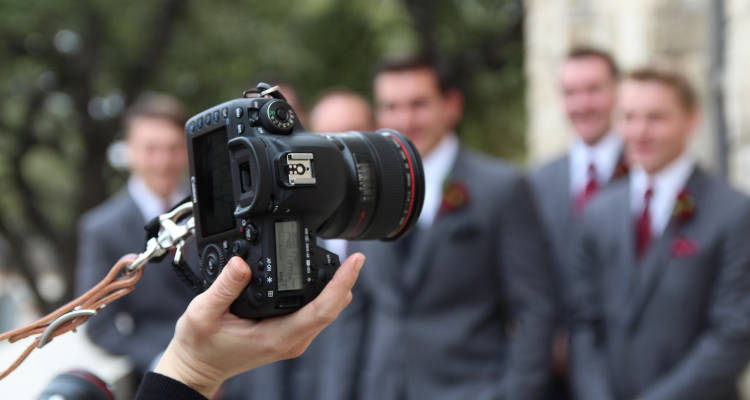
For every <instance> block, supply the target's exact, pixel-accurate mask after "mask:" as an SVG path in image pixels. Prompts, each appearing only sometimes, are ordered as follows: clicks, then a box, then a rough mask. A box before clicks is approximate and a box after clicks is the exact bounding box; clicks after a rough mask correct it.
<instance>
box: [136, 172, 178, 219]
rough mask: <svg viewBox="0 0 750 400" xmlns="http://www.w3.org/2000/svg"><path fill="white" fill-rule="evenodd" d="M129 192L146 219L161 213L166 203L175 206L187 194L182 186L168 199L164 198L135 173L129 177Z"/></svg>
mask: <svg viewBox="0 0 750 400" xmlns="http://www.w3.org/2000/svg"><path fill="white" fill-rule="evenodd" d="M128 193H129V194H130V197H132V198H133V201H134V202H135V204H136V206H137V207H138V210H139V211H140V212H141V214H142V215H143V218H144V219H145V220H146V221H150V220H151V219H152V218H154V217H157V216H159V215H161V214H162V213H163V212H164V208H165V206H166V204H169V205H170V207H171V206H174V205H175V204H177V202H178V201H180V200H182V199H183V198H184V197H185V196H186V195H187V191H186V190H184V188H182V187H180V188H178V189H177V190H176V191H175V192H174V193H172V194H170V195H169V196H168V197H167V198H166V199H162V198H161V197H159V195H157V194H156V193H154V192H153V191H151V189H149V188H148V186H147V185H146V182H144V181H143V179H141V178H140V177H138V176H136V175H133V174H131V175H130V178H129V179H128Z"/></svg>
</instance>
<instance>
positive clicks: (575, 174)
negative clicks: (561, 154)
mask: <svg viewBox="0 0 750 400" xmlns="http://www.w3.org/2000/svg"><path fill="white" fill-rule="evenodd" d="M622 147H623V144H622V139H621V138H620V137H619V136H618V135H617V134H615V133H614V132H609V133H607V134H606V135H605V136H604V137H603V138H601V139H600V140H599V141H598V142H596V143H595V144H593V145H588V144H586V142H584V141H583V140H582V139H581V138H578V139H577V140H576V141H575V142H574V143H573V145H572V146H571V149H570V160H571V163H570V172H571V192H572V193H573V194H574V195H575V194H578V193H579V192H580V191H581V190H582V189H583V188H584V187H585V186H586V184H587V183H588V180H589V175H588V170H589V165H590V164H592V163H593V164H594V168H595V169H596V180H597V182H598V183H599V184H603V183H606V182H608V181H609V180H610V179H611V178H612V175H614V172H615V168H616V167H617V163H618V161H619V160H620V157H621V156H622Z"/></svg>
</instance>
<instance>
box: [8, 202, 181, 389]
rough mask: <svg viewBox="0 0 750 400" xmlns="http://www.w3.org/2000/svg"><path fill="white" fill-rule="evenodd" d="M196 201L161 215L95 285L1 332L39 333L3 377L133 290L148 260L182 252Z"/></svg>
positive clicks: (13, 336)
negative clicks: (140, 245) (135, 248)
mask: <svg viewBox="0 0 750 400" xmlns="http://www.w3.org/2000/svg"><path fill="white" fill-rule="evenodd" d="M192 211H193V204H192V203H191V202H190V201H186V202H183V203H181V204H179V205H178V206H176V207H175V208H174V209H172V210H171V211H169V212H168V213H166V214H162V215H160V216H159V217H158V226H159V228H158V231H156V230H154V231H155V233H154V234H150V235H149V237H148V240H147V242H146V250H144V251H143V252H142V253H140V254H138V255H137V256H136V257H135V258H133V257H132V256H125V257H123V258H121V259H120V260H119V261H117V263H115V265H114V266H112V268H111V269H110V270H109V272H108V273H107V275H106V276H105V277H104V279H102V281H101V282H99V283H98V284H97V285H96V286H94V287H93V288H91V289H89V290H88V291H87V292H86V293H84V294H82V295H81V296H79V297H78V298H76V299H74V300H72V301H70V302H68V303H67V304H65V305H64V306H62V307H60V308H58V309H57V310H55V311H53V312H51V313H49V314H47V315H46V316H44V317H42V318H41V319H39V320H37V321H35V322H32V323H30V324H28V325H26V326H23V327H20V328H17V329H14V330H11V331H8V332H5V333H3V334H0V341H3V340H7V341H8V342H10V343H14V342H16V341H19V340H21V339H25V338H27V337H29V336H32V335H39V336H37V337H36V338H35V339H34V341H33V342H31V344H29V346H28V347H27V348H26V350H24V352H23V353H21V355H20V356H19V357H18V358H17V359H16V360H15V361H14V362H13V364H11V365H10V367H8V368H7V369H6V370H5V371H3V372H1V373H0V380H2V379H3V378H5V377H6V376H8V375H10V373H11V372H13V371H14V370H15V369H16V368H18V366H19V365H21V363H22V362H23V361H24V360H25V359H26V358H27V357H28V356H29V354H31V352H32V351H34V349H36V348H42V347H44V346H45V345H46V344H47V343H49V342H50V341H51V340H52V339H54V338H55V337H57V336H60V335H62V334H64V333H67V332H70V331H74V332H75V331H76V329H77V328H78V327H79V326H80V325H81V324H83V323H84V322H86V321H87V320H88V319H89V318H90V317H92V316H93V315H95V314H96V313H97V312H98V311H99V310H101V309H102V308H104V307H105V306H106V305H107V304H109V303H111V302H113V301H115V300H117V299H119V298H120V297H123V296H125V295H127V294H128V293H130V292H132V291H133V289H135V285H136V283H138V281H139V280H140V279H141V276H142V275H143V271H144V269H143V266H145V265H146V264H147V263H148V262H149V261H153V260H156V259H159V258H162V257H164V256H165V255H166V254H167V253H169V251H170V250H172V249H173V248H176V249H177V253H178V254H181V252H182V247H183V246H184V244H185V240H187V238H189V237H190V236H192V235H193V233H194V231H195V224H194V220H193V217H192V215H190V214H192Z"/></svg>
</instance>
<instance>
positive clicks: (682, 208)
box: [672, 189, 695, 225]
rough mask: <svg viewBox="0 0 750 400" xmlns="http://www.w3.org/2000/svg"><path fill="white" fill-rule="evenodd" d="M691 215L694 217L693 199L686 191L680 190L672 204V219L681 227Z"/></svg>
mask: <svg viewBox="0 0 750 400" xmlns="http://www.w3.org/2000/svg"><path fill="white" fill-rule="evenodd" d="M693 215H695V199H694V198H693V195H691V194H690V192H689V191H688V190H687V189H682V191H681V192H680V193H679V194H678V195H677V201H675V203H674V210H672V217H673V218H675V219H676V220H677V222H678V223H679V224H680V225H682V224H684V223H685V222H687V221H688V220H689V219H690V218H692V217H693Z"/></svg>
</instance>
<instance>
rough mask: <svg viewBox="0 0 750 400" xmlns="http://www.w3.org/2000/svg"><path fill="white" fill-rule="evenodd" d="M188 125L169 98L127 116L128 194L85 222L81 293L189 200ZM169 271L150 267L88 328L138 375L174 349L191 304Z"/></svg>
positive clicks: (142, 104)
mask: <svg viewBox="0 0 750 400" xmlns="http://www.w3.org/2000/svg"><path fill="white" fill-rule="evenodd" d="M186 120H187V115H186V113H185V112H184V110H183V108H182V106H181V105H180V104H179V103H178V102H177V101H176V100H175V99H173V98H171V97H168V96H165V95H147V96H144V97H141V98H140V99H139V100H138V101H136V103H135V104H134V105H133V106H132V107H131V108H130V109H129V110H128V112H127V113H126V116H125V119H124V122H125V143H126V148H127V158H128V161H129V167H130V170H131V176H130V179H129V180H128V184H127V186H126V187H125V188H124V189H122V190H121V191H120V192H119V193H117V194H116V195H114V196H113V197H112V198H110V199H109V200H107V201H106V202H104V203H103V204H101V205H100V206H98V207H96V208H94V209H93V210H91V211H89V212H87V213H86V214H85V215H84V216H83V218H82V219H81V221H80V240H79V243H80V248H79V254H78V269H77V275H76V284H77V291H78V292H79V293H82V292H84V291H86V290H88V289H90V288H91V287H92V286H94V285H95V284H96V283H98V282H99V281H100V280H101V279H102V278H103V277H104V275H105V274H106V273H107V272H108V271H109V269H110V268H111V267H112V265H114V263H115V262H116V261H117V260H118V259H119V258H120V257H122V256H123V255H125V254H128V253H138V252H140V251H142V250H143V248H144V238H145V235H146V234H145V231H144V229H143V226H144V224H145V223H146V221H148V220H150V219H152V218H154V217H155V216H157V215H159V214H162V213H163V212H164V211H165V210H167V209H168V208H170V207H171V206H172V205H174V204H176V203H177V202H178V201H180V200H182V198H184V197H185V196H186V195H187V191H186V190H185V185H184V177H185V169H186V167H187V151H186V148H185V136H184V133H183V125H184V123H185V121H186ZM192 251H193V252H194V251H195V249H193V250H192ZM170 263H171V260H170V259H169V257H166V258H165V260H163V261H162V262H160V263H158V264H150V265H149V266H148V268H147V271H146V273H145V274H144V275H143V278H142V279H141V280H140V281H139V282H138V286H137V287H136V289H135V290H134V291H133V293H131V294H130V295H128V296H126V297H124V298H122V299H120V300H118V301H116V302H114V303H112V304H109V305H108V306H107V307H106V308H105V309H103V310H101V311H100V312H99V314H98V315H97V316H96V317H94V318H91V319H90V320H89V322H88V323H87V324H86V328H87V333H88V336H89V337H90V338H91V340H92V341H93V342H94V343H96V344H97V345H99V346H101V347H102V348H103V349H105V350H107V351H109V352H111V353H114V354H121V355H126V356H128V357H129V358H130V359H131V360H132V362H133V364H134V367H135V371H136V373H137V374H139V375H140V374H141V373H142V372H144V371H145V370H146V369H147V368H148V367H149V365H150V364H151V363H152V362H153V360H154V358H155V357H156V356H158V355H159V353H160V352H161V351H163V350H164V348H165V347H166V345H167V344H168V343H169V340H170V338H171V337H172V333H173V331H174V324H175V322H176V321H177V318H178V317H179V316H180V315H181V314H182V312H183V311H184V310H185V308H186V307H187V304H188V302H189V301H190V299H191V298H192V296H193V293H191V292H190V291H189V290H188V289H187V287H186V286H185V285H184V284H183V283H182V282H181V281H180V280H179V279H177V277H176V276H175V274H174V272H172V267H171V264H170Z"/></svg>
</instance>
